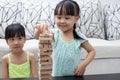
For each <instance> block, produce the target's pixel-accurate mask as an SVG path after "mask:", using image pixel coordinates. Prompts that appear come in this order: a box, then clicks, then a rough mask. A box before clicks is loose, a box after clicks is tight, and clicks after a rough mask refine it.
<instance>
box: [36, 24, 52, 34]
mask: <svg viewBox="0 0 120 80" xmlns="http://www.w3.org/2000/svg"><path fill="white" fill-rule="evenodd" d="M35 28H36V29H37V32H38V33H39V34H46V33H48V34H51V33H52V31H51V30H50V29H49V27H48V25H47V24H45V23H42V24H37V25H36V26H35Z"/></svg>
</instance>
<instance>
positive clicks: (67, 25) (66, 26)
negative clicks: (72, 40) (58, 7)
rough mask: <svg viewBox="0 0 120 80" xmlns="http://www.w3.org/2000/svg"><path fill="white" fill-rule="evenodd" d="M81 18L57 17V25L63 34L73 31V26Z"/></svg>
mask: <svg viewBox="0 0 120 80" xmlns="http://www.w3.org/2000/svg"><path fill="white" fill-rule="evenodd" d="M78 19H79V16H70V15H56V16H55V21H56V25H57V26H58V28H59V29H60V30H61V31H62V32H66V31H69V30H72V31H73V25H74V24H75V23H76V22H77V21H78Z"/></svg>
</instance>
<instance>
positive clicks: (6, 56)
mask: <svg viewBox="0 0 120 80" xmlns="http://www.w3.org/2000/svg"><path fill="white" fill-rule="evenodd" d="M2 62H8V54H6V55H4V56H3V57H2Z"/></svg>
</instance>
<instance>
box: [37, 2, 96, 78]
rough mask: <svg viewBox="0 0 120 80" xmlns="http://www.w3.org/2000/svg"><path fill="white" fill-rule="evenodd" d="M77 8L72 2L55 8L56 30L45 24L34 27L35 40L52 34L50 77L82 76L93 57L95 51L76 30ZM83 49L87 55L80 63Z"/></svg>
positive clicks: (61, 3) (63, 3) (60, 3)
mask: <svg viewBox="0 0 120 80" xmlns="http://www.w3.org/2000/svg"><path fill="white" fill-rule="evenodd" d="M79 12H80V9H79V6H78V4H77V3H76V2H75V1H73V0H62V1H61V2H59V3H58V4H57V6H56V8H55V11H54V15H55V21H56V26H57V29H54V30H51V29H49V27H48V25H47V24H40V25H37V26H36V30H35V38H36V39H38V37H39V34H44V33H46V32H47V33H48V34H49V33H53V35H54V37H53V39H54V41H53V43H52V49H53V53H52V61H53V68H52V69H53V70H52V76H70V75H77V76H82V75H84V72H85V69H86V67H87V65H88V64H89V63H90V62H91V61H92V59H93V58H94V56H95V50H94V48H93V47H92V46H91V44H90V43H89V42H88V40H87V38H86V37H85V35H83V34H82V33H80V31H79V30H78V29H77V28H76V23H77V21H78V20H79V18H80V16H79ZM82 48H84V49H85V50H86V51H87V52H88V55H87V56H86V58H85V59H84V60H83V61H81V60H80V54H81V49H82Z"/></svg>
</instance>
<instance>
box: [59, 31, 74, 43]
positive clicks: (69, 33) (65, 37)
mask: <svg viewBox="0 0 120 80" xmlns="http://www.w3.org/2000/svg"><path fill="white" fill-rule="evenodd" d="M61 37H62V39H63V40H65V41H70V40H72V39H73V31H66V32H62V31H61Z"/></svg>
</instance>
